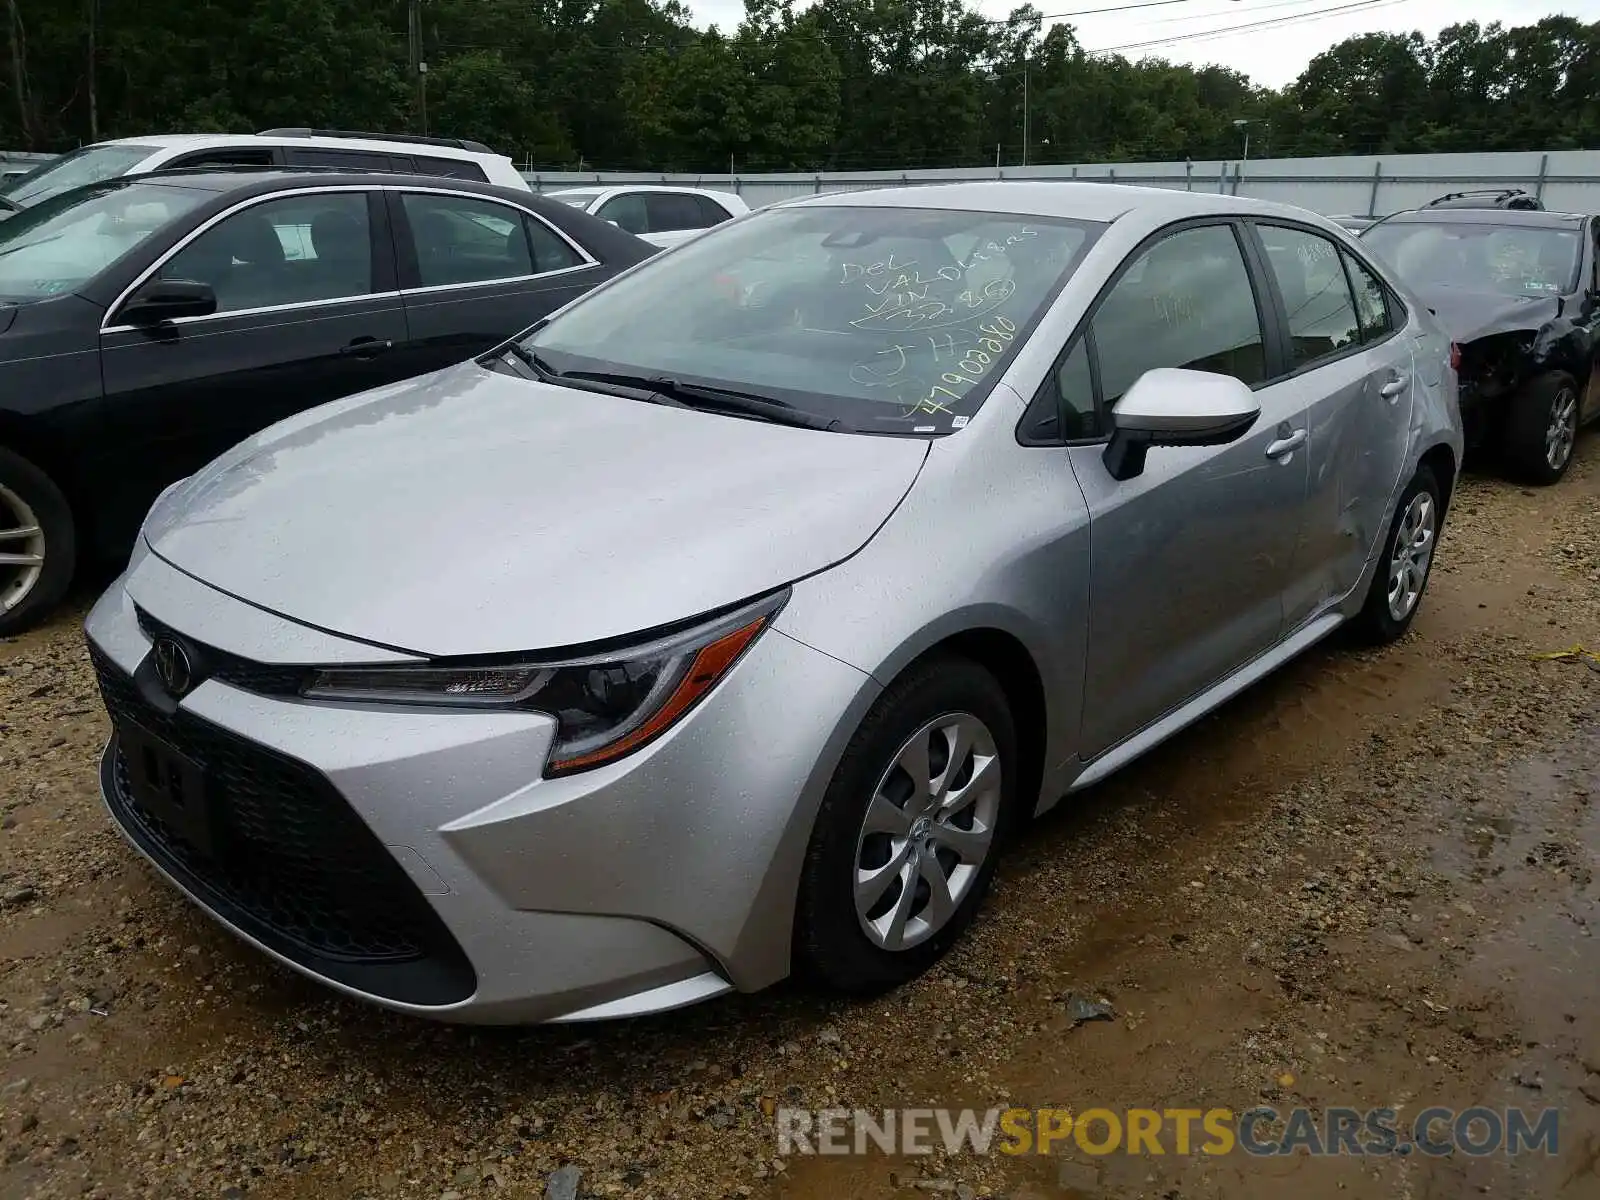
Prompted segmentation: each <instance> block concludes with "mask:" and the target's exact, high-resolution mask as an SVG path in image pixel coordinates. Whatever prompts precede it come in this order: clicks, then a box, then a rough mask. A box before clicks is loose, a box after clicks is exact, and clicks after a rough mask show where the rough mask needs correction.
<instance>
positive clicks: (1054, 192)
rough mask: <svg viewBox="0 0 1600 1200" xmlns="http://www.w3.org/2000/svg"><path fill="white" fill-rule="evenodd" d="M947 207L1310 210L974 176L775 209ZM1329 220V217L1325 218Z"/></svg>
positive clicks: (1059, 211) (1203, 195) (1095, 211)
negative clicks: (956, 181)
mask: <svg viewBox="0 0 1600 1200" xmlns="http://www.w3.org/2000/svg"><path fill="white" fill-rule="evenodd" d="M829 206H837V207H858V206H871V207H885V208H887V207H895V208H945V209H953V210H956V211H969V212H1003V213H1014V214H1016V215H1019V216H1041V217H1067V218H1074V219H1077V220H1080V221H1102V222H1111V221H1115V220H1117V219H1118V218H1119V217H1122V216H1125V215H1127V214H1128V213H1130V212H1132V211H1134V210H1135V209H1140V210H1145V211H1150V212H1152V213H1154V214H1155V215H1156V216H1158V217H1161V218H1164V219H1170V220H1181V219H1182V218H1184V217H1187V216H1205V215H1207V214H1217V213H1223V214H1227V213H1234V214H1239V215H1251V214H1254V215H1256V216H1281V217H1292V218H1294V219H1297V220H1304V219H1305V218H1306V217H1308V216H1314V215H1315V214H1312V213H1310V212H1309V211H1308V210H1306V209H1303V208H1297V207H1295V206H1294V205H1289V204H1274V203H1272V202H1271V201H1267V200H1252V199H1250V198H1248V197H1245V196H1223V195H1218V194H1216V193H1214V192H1180V191H1178V190H1176V189H1174V188H1162V187H1141V186H1138V185H1135V184H1126V183H1089V182H1081V181H1078V180H1059V181H1048V182H1046V181H1032V180H974V181H973V182H971V183H943V184H929V185H924V186H912V187H904V186H901V187H887V188H882V189H871V190H866V191H859V192H823V193H822V194H821V195H816V196H803V197H801V198H799V199H796V200H787V201H782V202H780V205H777V206H775V207H786V208H788V207H818V208H823V207H829ZM1320 219H1322V220H1327V218H1325V217H1323V218H1320Z"/></svg>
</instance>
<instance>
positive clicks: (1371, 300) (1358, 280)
mask: <svg viewBox="0 0 1600 1200" xmlns="http://www.w3.org/2000/svg"><path fill="white" fill-rule="evenodd" d="M1344 265H1345V267H1346V269H1348V270H1349V272H1350V283H1351V285H1352V286H1353V287H1354V288H1355V293H1356V320H1357V322H1358V323H1359V324H1360V326H1361V340H1362V341H1364V342H1379V341H1382V340H1383V339H1384V338H1386V337H1388V336H1389V335H1390V334H1391V333H1393V332H1394V329H1395V320H1394V314H1393V313H1392V312H1391V311H1390V304H1389V293H1388V290H1387V289H1386V288H1385V287H1384V286H1383V284H1381V283H1379V282H1378V279H1377V277H1376V276H1374V275H1373V273H1372V272H1371V271H1369V270H1367V268H1366V267H1364V266H1363V265H1362V264H1361V261H1360V260H1359V259H1356V258H1354V257H1352V256H1351V255H1349V254H1346V255H1345V256H1344Z"/></svg>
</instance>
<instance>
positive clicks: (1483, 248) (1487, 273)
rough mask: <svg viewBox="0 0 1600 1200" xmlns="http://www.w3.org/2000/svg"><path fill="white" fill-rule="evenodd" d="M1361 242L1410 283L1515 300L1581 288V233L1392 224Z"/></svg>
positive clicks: (1375, 229) (1369, 233) (1363, 233)
mask: <svg viewBox="0 0 1600 1200" xmlns="http://www.w3.org/2000/svg"><path fill="white" fill-rule="evenodd" d="M1361 240H1362V241H1363V242H1365V243H1366V244H1367V245H1369V246H1372V247H1374V248H1375V249H1376V250H1377V251H1378V253H1379V254H1381V255H1383V256H1384V257H1385V258H1387V259H1388V260H1389V262H1390V263H1392V264H1393V266H1394V268H1395V270H1396V271H1398V272H1399V273H1400V276H1401V278H1402V279H1404V280H1405V281H1406V282H1407V283H1410V284H1414V285H1419V286H1427V285H1429V284H1434V285H1443V286H1445V287H1457V288H1470V289H1473V290H1477V291H1483V290H1485V289H1488V290H1492V291H1496V292H1502V293H1504V294H1506V295H1509V296H1520V295H1530V294H1531V295H1550V294H1560V293H1563V292H1570V291H1572V290H1573V288H1575V287H1576V286H1577V280H1578V266H1579V261H1578V260H1579V250H1580V249H1581V242H1580V239H1579V235H1578V233H1577V231H1576V230H1567V229H1540V228H1532V227H1528V226H1521V225H1485V224H1477V223H1469V222H1465V221H1462V222H1447V221H1386V222H1384V223H1383V224H1381V225H1373V226H1371V227H1370V228H1368V229H1364V230H1362V231H1361Z"/></svg>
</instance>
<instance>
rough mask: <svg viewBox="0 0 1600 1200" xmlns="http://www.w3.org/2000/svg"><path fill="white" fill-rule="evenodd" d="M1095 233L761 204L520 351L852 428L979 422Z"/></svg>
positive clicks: (938, 212) (905, 429) (949, 214)
mask: <svg viewBox="0 0 1600 1200" xmlns="http://www.w3.org/2000/svg"><path fill="white" fill-rule="evenodd" d="M1103 229H1104V226H1103V225H1101V224H1099V223H1095V222H1087V221H1067V220H1062V219H1058V218H1050V217H1021V216H1015V215H1012V214H1008V213H985V212H962V211H952V210H943V209H914V208H899V207H894V208H890V207H848V206H826V207H823V206H818V207H809V206H808V207H800V208H778V209H768V210H766V211H764V212H760V213H757V214H756V215H754V216H752V217H749V218H746V219H744V220H741V221H737V222H733V223H730V224H727V225H724V226H722V227H720V228H718V229H716V230H715V231H713V232H711V233H707V234H705V235H703V236H701V237H699V238H696V239H695V240H694V241H691V242H688V243H685V244H684V245H682V246H679V247H678V248H676V249H675V250H673V251H672V253H670V254H664V255H662V256H660V257H659V258H655V259H650V260H647V262H646V264H645V265H644V266H642V267H640V268H639V269H637V270H635V271H633V272H631V273H630V274H628V275H626V276H624V277H622V278H620V279H618V280H617V281H616V282H615V283H614V284H611V285H610V286H608V287H605V288H602V289H601V290H599V291H596V292H593V293H591V294H590V295H588V296H587V297H585V298H584V299H582V300H579V301H577V302H576V303H574V304H573V305H572V306H571V307H569V308H568V309H566V310H565V311H564V312H562V313H561V314H560V315H559V316H557V317H555V318H554V319H553V320H552V321H551V322H550V323H549V324H547V325H545V326H543V327H541V328H538V329H536V330H535V331H534V332H533V333H532V334H530V335H529V336H528V337H527V338H526V339H524V341H523V345H524V347H525V348H526V349H528V350H531V351H533V352H534V353H535V354H537V355H539V356H540V358H541V359H543V360H544V361H545V362H547V363H549V364H550V365H551V366H552V367H554V368H555V369H556V370H559V371H567V370H572V371H603V372H607V373H612V374H625V375H628V376H637V377H641V378H658V377H661V376H667V377H670V378H672V379H675V380H678V381H681V382H689V383H698V384H702V385H705V386H709V387H720V388H726V389H734V390H738V391H742V392H750V393H756V394H758V395H761V396H764V397H770V398H773V399H778V400H781V401H783V402H784V403H786V404H789V405H792V406H794V407H795V408H798V409H801V410H803V411H805V412H807V413H811V414H813V415H816V416H818V417H823V418H826V419H829V420H837V421H839V422H840V423H841V425H842V426H843V427H844V428H847V429H851V430H856V431H862V432H871V433H921V434H925V433H947V432H949V431H951V430H953V429H960V428H961V427H963V426H964V425H966V423H967V420H968V418H970V417H971V416H972V414H973V413H975V412H976V411H977V410H978V407H979V405H980V404H981V403H982V402H983V398H984V396H985V395H986V394H987V393H988V391H989V389H990V388H991V387H992V386H993V384H994V381H995V380H996V379H998V378H999V376H1000V375H1001V373H1002V372H1003V370H1004V368H1005V366H1006V364H1007V363H1009V362H1010V360H1011V358H1012V356H1013V354H1014V352H1015V351H1016V350H1017V348H1018V347H1020V346H1021V345H1022V343H1023V342H1024V341H1025V340H1026V338H1027V336H1028V334H1029V333H1030V332H1031V330H1032V328H1033V325H1034V323H1035V322H1036V320H1037V319H1038V317H1039V316H1040V315H1041V314H1042V312H1043V311H1044V309H1045V307H1046V306H1047V305H1048V304H1049V302H1050V301H1051V299H1053V298H1054V296H1055V294H1056V292H1057V291H1058V290H1059V288H1060V286H1061V284H1062V283H1063V282H1064V281H1065V280H1066V279H1067V277H1068V276H1070V275H1071V273H1072V272H1073V270H1074V269H1075V268H1076V267H1077V265H1078V263H1079V262H1080V261H1081V259H1082V257H1083V254H1084V252H1085V251H1086V250H1087V249H1088V248H1089V246H1090V245H1091V244H1092V243H1093V241H1094V239H1095V238H1096V237H1097V236H1098V235H1099V233H1100V232H1101V231H1102V230H1103Z"/></svg>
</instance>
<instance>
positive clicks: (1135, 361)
mask: <svg viewBox="0 0 1600 1200" xmlns="http://www.w3.org/2000/svg"><path fill="white" fill-rule="evenodd" d="M1334 261H1335V262H1336V263H1337V261H1338V260H1337V259H1335V260H1334ZM1090 328H1092V329H1093V331H1094V348H1095V357H1096V358H1097V359H1098V362H1099V367H1100V387H1101V392H1102V399H1103V400H1104V401H1105V403H1106V405H1107V407H1110V406H1111V405H1114V404H1115V403H1116V402H1117V401H1118V400H1120V399H1121V398H1122V397H1123V395H1124V394H1125V393H1126V392H1127V390H1128V389H1129V388H1130V387H1132V386H1133V383H1134V381H1135V380H1136V379H1138V378H1139V376H1141V375H1143V374H1144V373H1145V372H1146V371H1149V370H1152V369H1154V368H1156V367H1184V368H1187V369H1189V370H1191V371H1211V372H1213V373H1215V374H1218V375H1232V376H1233V377H1234V378H1235V379H1238V380H1240V381H1241V382H1243V383H1247V384H1254V383H1260V382H1261V381H1262V380H1263V379H1265V378H1266V352H1265V339H1264V338H1263V337H1262V333H1261V318H1260V315H1259V313H1258V311H1257V308H1256V298H1255V289H1254V288H1252V287H1251V285H1250V274H1249V272H1248V270H1247V269H1246V268H1245V263H1244V255H1243V253H1242V252H1241V251H1240V249H1239V242H1238V239H1237V238H1236V237H1235V236H1234V232H1233V229H1232V227H1231V226H1228V225H1202V226H1197V227H1193V228H1189V229H1182V230H1179V231H1178V232H1176V233H1172V234H1168V235H1167V236H1166V237H1164V238H1162V239H1161V240H1160V241H1158V242H1156V243H1155V244H1154V245H1153V246H1150V247H1149V248H1148V249H1146V250H1144V251H1142V252H1140V253H1138V254H1137V255H1136V256H1135V257H1134V259H1133V260H1132V261H1131V262H1130V263H1129V265H1128V269H1127V271H1126V272H1124V274H1123V275H1122V277H1121V278H1120V279H1118V280H1117V282H1116V284H1115V286H1113V287H1112V289H1111V291H1110V292H1108V293H1107V294H1106V297H1105V299H1104V300H1102V301H1101V304H1100V308H1099V310H1098V311H1097V312H1096V313H1095V315H1094V317H1093V319H1092V321H1091V325H1090Z"/></svg>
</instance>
